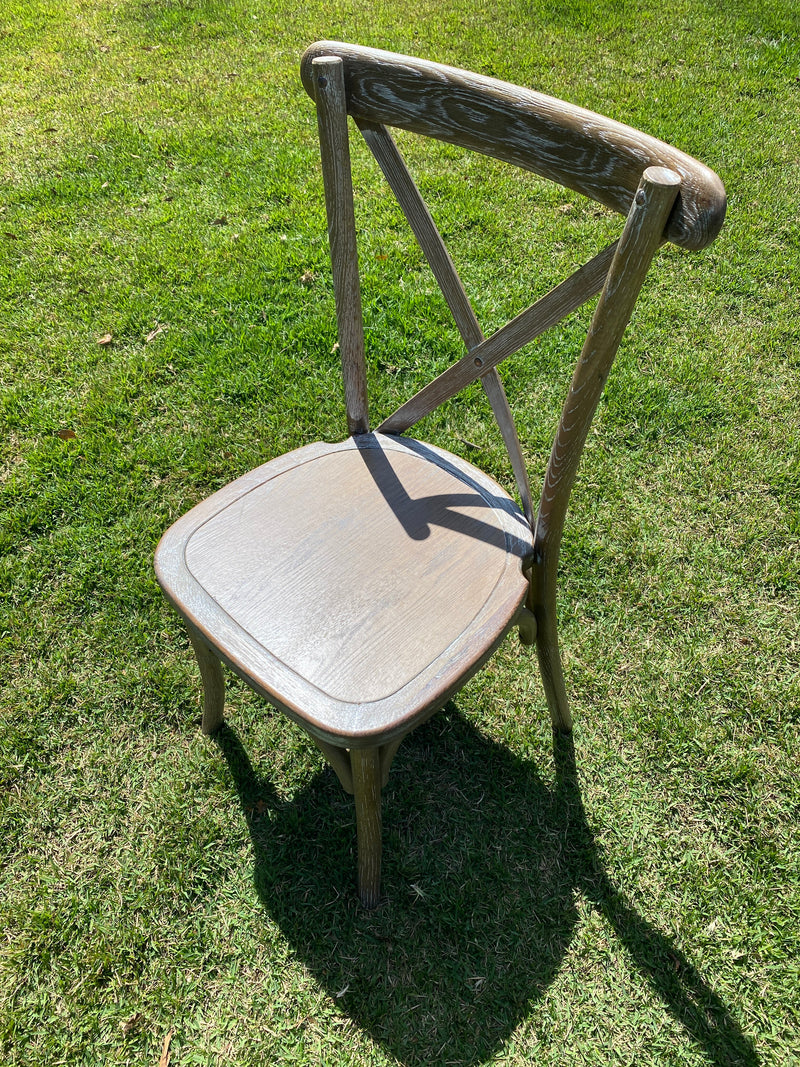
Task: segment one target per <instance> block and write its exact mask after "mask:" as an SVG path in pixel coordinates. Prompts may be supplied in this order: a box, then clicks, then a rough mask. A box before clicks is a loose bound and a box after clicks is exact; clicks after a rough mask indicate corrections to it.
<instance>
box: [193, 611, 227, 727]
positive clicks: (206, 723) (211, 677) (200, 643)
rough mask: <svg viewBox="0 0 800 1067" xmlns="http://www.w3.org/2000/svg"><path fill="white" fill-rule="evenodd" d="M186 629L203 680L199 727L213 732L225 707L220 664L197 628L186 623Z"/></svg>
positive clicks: (218, 725)
mask: <svg viewBox="0 0 800 1067" xmlns="http://www.w3.org/2000/svg"><path fill="white" fill-rule="evenodd" d="M186 629H187V630H188V632H189V640H190V641H191V644H192V648H193V649H194V654H195V657H196V658H197V666H198V667H199V668H200V677H201V678H202V680H203V720H202V724H201V727H200V728H201V730H202V731H203V733H204V734H213V733H214V732H215V731H217V730H218V729H219V728H220V726H222V721H223V720H222V711H223V708H224V707H225V678H224V677H223V674H222V664H221V663H220V661H219V657H218V656H217V655H216V654H215V653H214V652H213V651H212V649H211V648H210V646H209V645H208V643H207V642H206V641H205V640H204V638H203V637H202V636H201V634H200V632H199V631H198V630H196V629H195V628H194V627H193V626H189V625H188V624H187V627H186Z"/></svg>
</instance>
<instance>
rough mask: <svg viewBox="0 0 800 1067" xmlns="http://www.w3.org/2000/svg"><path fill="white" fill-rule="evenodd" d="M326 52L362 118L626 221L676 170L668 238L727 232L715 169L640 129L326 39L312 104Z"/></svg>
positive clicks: (306, 65)
mask: <svg viewBox="0 0 800 1067" xmlns="http://www.w3.org/2000/svg"><path fill="white" fill-rule="evenodd" d="M319 56H337V57H339V58H341V60H342V61H343V65H344V77H345V88H346V93H347V110H348V113H349V114H350V115H352V116H353V117H354V118H358V119H361V120H363V121H367V122H374V123H381V124H383V125H387V126H396V127H399V128H400V129H404V130H410V131H411V132H413V133H420V134H425V135H426V136H428V137H435V138H438V139H439V140H442V141H448V142H449V143H451V144H456V145H460V146H462V147H464V148H470V149H472V150H473V151H477V152H482V153H484V154H486V155H491V156H495V157H496V158H498V159H502V160H505V161H506V162H507V163H513V164H515V165H516V166H518V167H523V168H524V169H526V170H531V171H534V172H535V173H536V174H539V175H541V176H542V177H544V178H549V179H550V180H552V181H556V182H559V183H560V184H561V185H565V186H567V187H568V188H570V189H574V190H576V191H577V192H580V193H583V194H584V195H585V196H590V197H592V198H593V199H594V200H597V201H599V202H600V203H602V204H605V205H606V206H607V207H610V208H612V209H613V210H615V211H618V212H620V214H622V215H627V213H628V209H629V208H630V205H631V200H632V198H633V196H634V194H635V192H636V189H637V187H638V185H639V180H640V179H641V176H642V173H643V171H645V170H646V169H647V168H648V167H652V166H662V167H668V168H669V169H671V170H674V171H677V172H678V174H679V175H680V176H681V191H680V194H679V196H678V199H677V201H676V204H675V207H674V209H673V211H672V213H671V215H670V217H669V219H668V221H667V225H666V229H665V231H664V236H665V238H666V239H667V240H669V241H672V242H673V243H674V244H677V245H681V246H682V247H684V248H690V249H699V248H704V247H705V246H706V245H708V244H710V243H711V242H712V241H713V240H714V238H715V237H716V236H717V234H718V233H719V231H720V228H721V227H722V223H723V220H724V218H725V207H726V199H725V188H724V186H723V184H722V182H721V181H720V179H719V178H718V177H717V175H716V174H715V173H714V171H712V170H710V169H709V168H708V167H706V166H705V165H704V164H702V163H699V162H698V161H697V160H696V159H693V158H692V157H691V156H688V155H686V154H685V153H684V152H681V151H679V150H678V149H677V148H673V147H671V145H668V144H666V143H665V142H664V141H659V140H658V139H657V138H655V137H651V136H649V135H648V134H645V133H640V132H639V131H638V130H635V129H633V128H632V127H631V126H625V125H624V124H623V123H621V122H615V121H614V120H613V119H607V118H604V117H603V116H602V115H597V114H595V113H594V112H593V111H587V110H586V109H585V108H582V107H576V106H575V105H574V104H568V103H565V102H564V101H561V100H557V99H555V98H554V97H552V96H545V95H544V94H543V93H537V92H534V91H533V90H531V89H522V88H519V87H518V86H515V85H511V84H510V83H509V82H503V81H499V80H498V79H496V78H488V77H486V76H484V75H481V74H471V73H470V72H469V71H465V70H458V69H457V68H456V67H447V66H444V65H442V64H440V63H431V62H428V61H427V60H422V59H414V58H413V57H411V56H404V55H399V54H397V53H394V52H384V51H381V50H379V49H376V48H362V47H360V46H358V45H352V44H342V43H339V42H336V41H319V42H317V43H316V44H312V45H311V46H310V47H309V48H307V49H306V52H305V54H304V55H303V59H302V63H301V77H302V79H303V85H304V86H305V88H306V91H307V92H308V94H309V95H310V96H311V97H312V99H313V98H314V89H313V81H312V77H311V64H312V61H313V60H314V59H316V58H317V57H319Z"/></svg>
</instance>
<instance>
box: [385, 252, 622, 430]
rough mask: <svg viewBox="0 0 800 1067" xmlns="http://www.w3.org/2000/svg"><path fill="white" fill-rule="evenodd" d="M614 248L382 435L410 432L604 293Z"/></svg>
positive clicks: (433, 385)
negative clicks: (523, 347) (602, 290)
mask: <svg viewBox="0 0 800 1067" xmlns="http://www.w3.org/2000/svg"><path fill="white" fill-rule="evenodd" d="M615 250H616V242H614V243H613V244H611V245H609V246H608V248H604V249H603V251H602V252H599V253H598V254H597V255H596V256H594V257H593V258H592V259H590V260H589V262H588V263H584V265H583V266H582V267H579V268H578V270H576V271H575V272H574V273H573V274H571V275H570V276H569V278H566V279H565V280H564V281H563V282H561V283H560V284H559V285H557V286H556V287H555V288H554V289H551V290H550V292H549V293H546V294H545V295H544V296H543V297H542V298H541V299H540V300H537V301H536V303H535V304H532V305H531V307H529V308H527V309H526V310H525V311H521V312H520V313H519V315H517V316H516V317H515V318H513V319H512V320H511V321H510V322H508V323H506V325H505V326H502V327H501V328H500V329H499V330H498V331H497V332H496V333H493V334H492V336H491V337H487V339H486V340H485V341H483V342H482V343H481V344H479V345H478V346H477V347H476V348H473V350H472V351H471V352H468V353H467V355H466V356H464V357H463V358H462V359H460V360H458V362H457V363H453V365H452V366H450V367H448V368H447V370H445V371H442V373H441V374H440V375H439V376H438V378H434V380H433V381H432V382H429V383H428V384H427V385H426V386H425V387H424V388H422V389H420V391H419V392H418V393H415V394H414V396H412V397H411V399H410V400H407V401H406V402H405V403H404V404H402V405H401V406H400V407H399V408H398V409H397V410H396V411H394V412H392V414H391V415H389V417H388V418H386V419H384V420H383V422H382V423H381V424H380V426H379V427H378V432H379V433H405V431H406V430H408V429H410V428H411V427H412V426H413V425H414V423H415V422H419V420H420V419H422V418H424V417H425V416H426V415H429V414H430V413H431V412H432V411H433V410H435V408H437V407H438V406H439V405H440V404H443V403H444V402H445V400H449V399H450V397H452V396H455V395H456V393H459V392H461V390H462V389H465V388H466V387H467V386H468V385H469V384H470V383H471V382H474V381H475V379H476V378H477V377H479V376H481V375H484V374H486V372H487V370H490V369H491V368H493V367H496V366H497V365H498V364H499V363H502V362H503V360H504V359H508V357H509V356H512V355H513V354H514V353H515V352H518V351H519V349H520V348H522V346H523V345H526V344H528V343H529V342H530V341H533V340H535V338H537V337H539V336H540V335H541V334H543V333H544V332H545V330H549V329H550V327H551V326H555V325H556V324H557V323H559V322H561V320H562V319H564V318H565V317H566V316H567V315H570V314H571V313H572V312H573V311H575V310H576V309H577V308H579V307H580V306H581V305H582V304H585V303H586V301H587V300H590V299H591V298H592V297H593V296H595V295H596V294H597V293H599V292H600V290H601V289H602V287H603V283H604V282H605V280H606V275H607V273H608V269H609V267H610V265H611V261H612V260H613V258H614V252H615Z"/></svg>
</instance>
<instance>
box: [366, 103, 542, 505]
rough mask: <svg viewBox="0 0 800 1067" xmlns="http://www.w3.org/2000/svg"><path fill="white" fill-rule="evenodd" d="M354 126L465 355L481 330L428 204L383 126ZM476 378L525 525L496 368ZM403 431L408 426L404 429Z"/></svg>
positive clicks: (522, 472)
mask: <svg viewBox="0 0 800 1067" xmlns="http://www.w3.org/2000/svg"><path fill="white" fill-rule="evenodd" d="M358 126H359V129H360V130H361V133H362V135H363V137H364V140H365V141H366V142H367V144H368V145H369V147H370V150H371V151H372V154H373V155H374V156H375V158H376V160H377V161H378V165H379V166H380V168H381V170H382V171H383V173H384V176H385V177H386V180H387V182H388V183H389V187H390V188H391V190H392V192H393V193H394V195H395V196H396V197H397V202H398V204H399V205H400V207H401V208H402V210H403V214H404V215H405V216H406V218H407V219H408V222H409V225H410V226H411V229H412V232H413V233H414V236H415V237H416V238H417V241H419V245H420V248H421V249H422V251H423V253H424V254H425V258H426V259H427V261H428V263H429V264H430V267H431V270H432V271H433V276H434V277H435V278H436V281H437V282H438V284H439V288H440V289H441V291H442V295H443V296H444V298H445V301H446V302H447V306H448V307H449V308H450V312H451V314H452V316H453V319H454V320H455V324H456V326H457V327H458V332H459V333H460V334H461V337H462V340H463V341H464V344H465V345H466V346H467V350H468V351H471V350H473V349H475V348H477V347H478V346H479V345H481V344H482V343H483V341H484V336H483V331H482V330H481V328H480V324H479V323H478V319H477V317H476V315H475V311H474V310H473V307H472V305H471V304H470V302H469V298H468V296H467V294H466V292H465V291H464V286H463V285H462V283H461V279H460V278H459V276H458V271H457V270H456V268H455V265H454V264H453V261H452V259H451V258H450V253H449V252H448V251H447V248H446V247H445V244H444V241H443V240H442V236H441V234H440V233H439V230H438V228H437V226H436V223H435V222H434V221H433V217H432V216H431V213H430V211H429V210H428V205H427V204H426V203H425V201H424V200H423V198H422V195H421V193H420V191H419V189H418V188H417V186H416V184H415V182H414V179H413V178H412V177H411V175H410V173H409V171H408V168H407V167H406V165H405V162H404V161H403V157H402V156H401V155H400V153H399V151H398V149H397V145H396V144H395V143H394V141H393V140H392V137H391V134H390V133H389V131H388V130H387V129H386V127H385V126H375V125H374V124H372V123H365V122H359V123H358ZM480 378H481V384H482V385H483V388H484V391H485V393H486V395H487V397H488V398H489V403H490V404H491V406H492V411H493V412H494V416H495V418H496V419H497V425H498V426H499V427H500V433H501V434H502V437H503V441H504V442H505V446H506V449H507V451H508V455H509V459H510V460H511V469H512V470H513V472H514V478H515V480H516V483H517V488H518V489H519V493H520V498H521V500H522V509H523V511H524V512H525V517H526V518H527V520H528V522H531V523H532V522H533V494H532V493H531V484H530V479H529V476H528V468H527V466H526V464H525V458H524V456H523V454H522V445H521V444H520V440H519V436H518V435H517V428H516V426H515V425H514V417H513V415H512V414H511V409H510V407H509V406H508V399H507V397H506V391H505V389H504V388H503V382H502V380H501V378H500V375H499V374H498V373H497V370H495V369H494V368H493V367H489V368H488V369H487V370H486V372H485V373H484V374H482V375H481V376H480ZM460 388H461V387H460V386H457V387H456V389H455V391H456V392H457V391H458V389H460ZM438 403H439V401H438V400H437V401H435V402H434V406H437V405H438ZM426 414H427V412H426ZM404 429H409V427H408V426H405V427H404ZM394 432H396V431H394Z"/></svg>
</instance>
